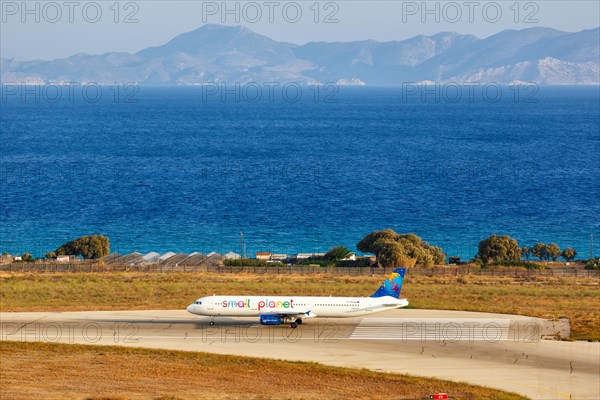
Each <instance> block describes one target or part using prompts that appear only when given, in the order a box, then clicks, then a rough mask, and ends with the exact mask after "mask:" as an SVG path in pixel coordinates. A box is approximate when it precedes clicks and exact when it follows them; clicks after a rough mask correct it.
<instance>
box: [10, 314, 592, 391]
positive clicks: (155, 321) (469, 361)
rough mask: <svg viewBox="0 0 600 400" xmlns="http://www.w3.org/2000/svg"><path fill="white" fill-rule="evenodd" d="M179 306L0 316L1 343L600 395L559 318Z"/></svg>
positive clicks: (588, 355) (582, 347)
mask: <svg viewBox="0 0 600 400" xmlns="http://www.w3.org/2000/svg"><path fill="white" fill-rule="evenodd" d="M209 321H210V319H209V318H205V317H199V316H194V315H192V314H189V313H187V312H186V311H182V310H165V311H97V312H64V313H51V312H32V313H0V334H1V339H2V340H26V341H44V342H62V343H83V344H104V345H122V346H135V347H150V348H164V349H176V350H188V351H206V352H211V353H221V354H237V355H245V356H253V357H268V358H277V359H287V360H299V361H315V362H319V363H323V364H328V365H335V366H345V367H356V368H369V369H372V370H375V371H386V372H398V373H409V374H413V375H421V376H429V377H436V378H441V379H449V380H457V381H464V382H469V383H473V384H478V385H485V386H490V387H494V388H498V389H503V390H508V391H512V392H517V393H520V394H523V395H525V396H528V397H530V398H533V399H544V400H546V399H581V400H584V399H585V400H588V399H589V400H592V399H593V400H596V399H599V398H600V343H588V342H562V341H556V340H544V339H542V337H546V336H551V335H553V334H555V333H556V332H557V331H561V332H564V331H565V330H568V326H565V322H564V321H562V322H561V321H557V322H549V321H545V320H541V319H537V318H530V317H523V316H515V315H504V314H487V313H472V312H458V311H435V310H406V309H404V310H393V311H388V312H385V313H382V314H377V315H375V316H373V317H365V318H353V319H320V318H317V319H314V320H310V319H309V320H306V321H305V323H304V324H302V325H300V326H299V327H298V328H297V329H291V328H290V327H288V326H261V325H259V324H258V319H257V318H217V319H216V321H215V322H216V324H215V325H214V326H210V325H209V324H208V322H209Z"/></svg>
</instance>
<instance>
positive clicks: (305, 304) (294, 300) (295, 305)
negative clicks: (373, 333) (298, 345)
mask: <svg viewBox="0 0 600 400" xmlns="http://www.w3.org/2000/svg"><path fill="white" fill-rule="evenodd" d="M407 305H408V300H406V299H396V298H394V297H391V296H383V297H308V296H303V297H301V296H207V297H202V298H200V299H198V300H196V301H195V302H194V303H192V304H190V305H189V306H188V308H187V310H188V311H189V312H190V313H192V314H197V315H205V316H211V317H215V316H227V317H257V316H260V315H267V314H270V315H279V314H285V315H290V314H294V313H298V314H307V316H308V317H310V316H315V317H327V318H347V317H358V316H362V315H367V314H373V313H378V312H382V311H386V310H391V309H394V308H400V307H406V306H407Z"/></svg>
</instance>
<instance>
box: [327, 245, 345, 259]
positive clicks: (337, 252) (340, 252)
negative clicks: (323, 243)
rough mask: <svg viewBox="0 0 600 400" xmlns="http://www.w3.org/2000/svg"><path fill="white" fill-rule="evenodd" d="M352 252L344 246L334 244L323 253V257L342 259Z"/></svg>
mask: <svg viewBox="0 0 600 400" xmlns="http://www.w3.org/2000/svg"><path fill="white" fill-rule="evenodd" d="M350 253H352V252H351V251H350V250H348V248H347V247H345V246H336V247H333V248H331V249H329V251H328V252H327V253H325V258H326V259H328V260H331V261H338V260H343V259H344V258H346V257H348V256H349V255H350Z"/></svg>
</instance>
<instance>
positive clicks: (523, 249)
mask: <svg viewBox="0 0 600 400" xmlns="http://www.w3.org/2000/svg"><path fill="white" fill-rule="evenodd" d="M521 255H522V256H523V257H525V258H526V259H528V260H529V257H531V249H530V248H529V247H527V246H523V247H521Z"/></svg>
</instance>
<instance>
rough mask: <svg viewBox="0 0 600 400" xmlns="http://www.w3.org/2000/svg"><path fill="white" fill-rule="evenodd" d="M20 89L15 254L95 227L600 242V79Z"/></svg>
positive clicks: (10, 209)
mask: <svg viewBox="0 0 600 400" xmlns="http://www.w3.org/2000/svg"><path fill="white" fill-rule="evenodd" d="M9 89H10V90H9ZM9 89H7V88H3V93H2V99H1V102H0V106H1V119H0V127H1V149H0V184H1V192H0V202H1V215H0V217H1V224H0V251H3V252H4V251H6V252H9V253H13V254H15V253H22V252H31V253H33V254H34V255H36V256H40V255H43V254H44V253H45V252H47V251H50V250H53V249H54V248H56V247H57V246H59V245H60V244H62V243H64V242H66V241H68V240H71V239H74V238H77V237H79V236H81V235H86V234H92V233H102V234H105V235H107V236H108V237H109V238H110V241H111V248H112V251H118V252H120V253H127V252H131V251H139V252H149V251H156V252H167V251H175V252H192V251H200V252H205V253H206V252H210V251H217V252H227V251H236V252H239V249H240V245H239V243H240V232H243V238H244V243H245V246H246V252H247V254H249V255H253V254H254V252H255V251H261V250H262V251H274V252H278V253H288V254H293V253H297V252H319V251H326V250H327V249H329V248H330V247H332V246H334V245H338V244H342V245H346V246H348V247H350V248H352V249H354V248H355V245H356V243H357V242H358V241H359V240H360V239H361V238H362V237H363V236H364V235H365V234H367V233H369V232H370V231H372V230H376V229H384V228H391V229H394V230H396V231H397V232H414V233H416V234H417V235H419V236H421V237H422V238H423V239H425V240H427V241H428V242H430V243H432V244H435V245H438V246H441V247H442V248H443V249H444V251H445V252H446V253H447V254H449V255H458V256H461V257H462V258H463V259H467V258H471V257H473V256H474V255H475V253H476V252H477V244H478V242H479V241H480V240H481V239H483V238H485V237H487V236H488V235H490V234H492V233H497V234H508V235H510V236H512V237H515V238H517V239H518V240H519V242H520V244H521V245H525V244H534V243H536V242H538V241H543V242H556V243H558V244H559V245H560V246H561V247H567V246H573V247H575V248H576V250H577V251H578V252H579V256H580V257H581V258H587V257H588V255H589V251H590V234H591V233H593V234H594V241H595V249H594V252H595V254H596V255H598V254H600V240H599V239H600V95H599V89H598V87H541V88H539V90H537V88H536V90H534V91H533V92H530V93H519V92H518V90H520V89H519V88H517V89H515V88H514V87H512V88H511V87H506V86H505V87H501V88H500V90H501V95H498V94H497V93H492V94H490V93H485V92H482V91H481V90H476V91H475V92H474V93H475V94H474V95H473V96H471V94H469V95H467V94H466V92H463V94H462V95H459V96H457V95H456V93H457V92H456V90H455V89H456V88H450V89H452V90H455V92H452V93H450V92H449V90H450V89H448V88H446V89H448V90H446V91H444V90H445V89H444V88H437V89H436V88H433V89H429V90H430V92H424V90H425V89H423V88H417V89H415V88H411V90H410V91H407V90H406V88H404V89H403V88H401V87H374V88H373V87H340V88H334V89H335V90H334V89H331V88H317V89H315V88H314V87H312V88H310V87H304V88H300V89H301V95H298V94H297V93H292V94H291V95H290V94H289V93H287V94H286V92H282V91H279V89H277V90H276V91H275V95H274V96H270V95H269V96H267V95H266V94H265V92H264V91H263V92H262V95H261V96H256V93H257V92H256V90H255V89H256V88H247V89H248V90H246V91H244V88H241V89H239V90H238V89H236V88H233V89H232V88H231V87H230V88H228V89H227V90H229V91H227V90H224V89H223V88H218V93H217V95H214V90H213V89H215V88H210V89H211V91H210V92H208V91H207V88H204V87H139V88H138V87H126V86H119V85H117V87H100V88H98V87H96V88H93V89H94V91H88V92H89V93H85V92H83V91H82V90H81V88H75V90H73V92H72V93H69V95H67V93H66V90H67V89H66V88H64V87H63V88H62V90H63V92H62V94H61V93H59V94H57V93H58V92H57V91H56V88H48V87H46V88H44V87H41V88H38V89H35V88H34V89H31V88H24V87H21V88H16V90H17V92H15V88H9ZM292 89H294V90H295V91H296V92H297V91H298V88H297V87H295V88H292ZM329 89H330V90H331V91H329V92H328V90H329ZM492 89H494V92H497V91H498V90H499V89H498V88H497V87H496V88H492ZM251 90H255V92H251ZM415 90H417V91H418V92H417V94H415V92H414V91H415ZM98 92H100V95H98Z"/></svg>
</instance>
